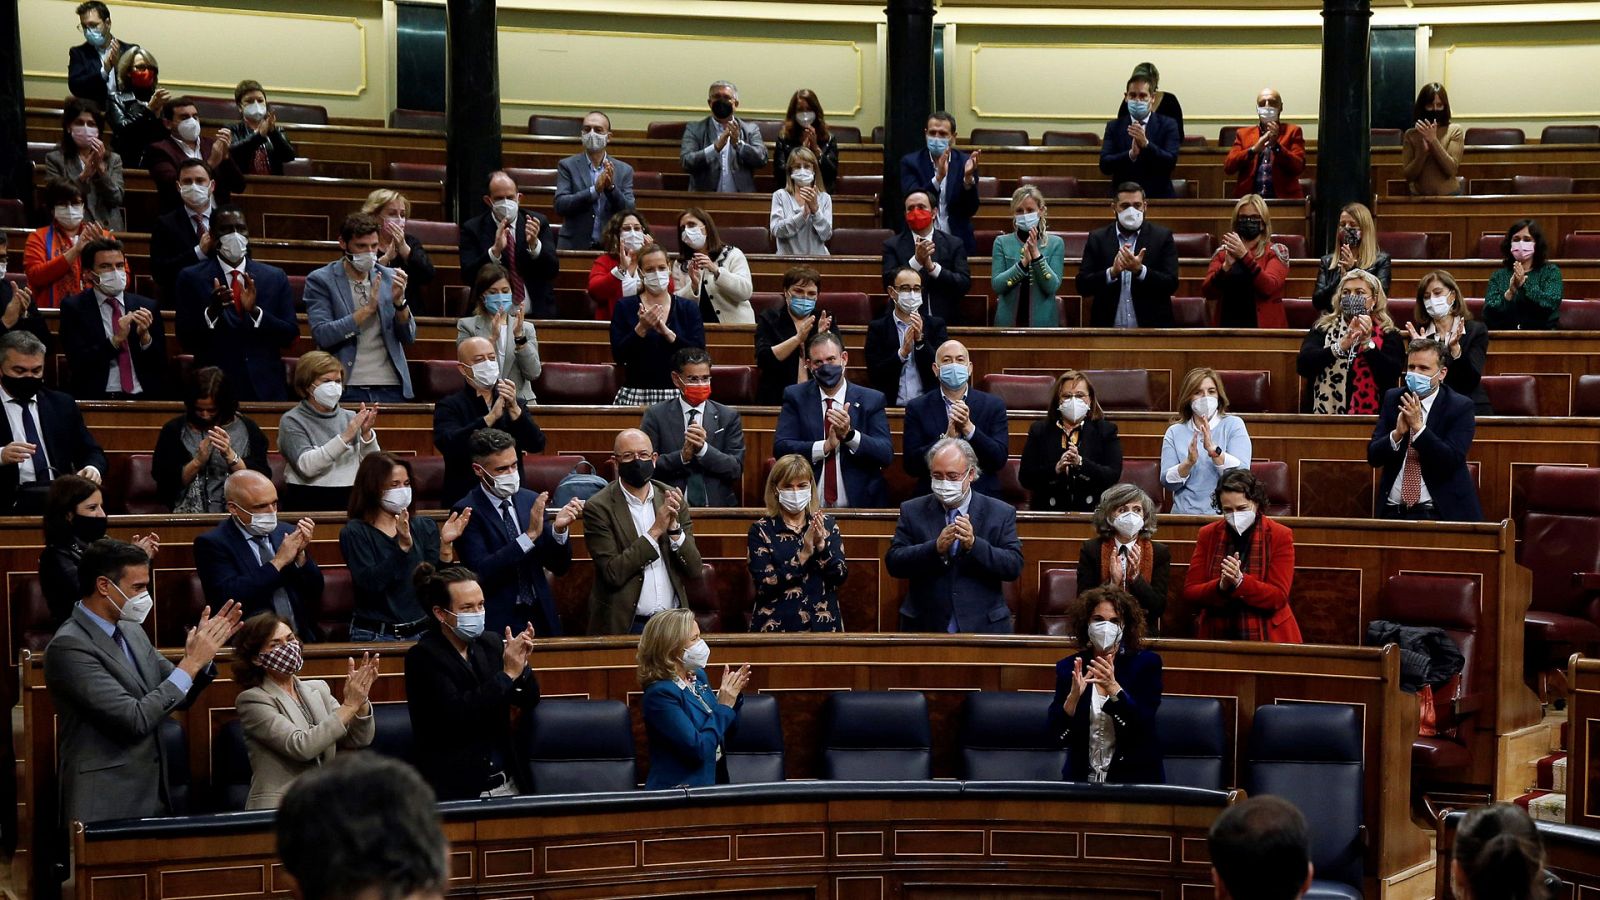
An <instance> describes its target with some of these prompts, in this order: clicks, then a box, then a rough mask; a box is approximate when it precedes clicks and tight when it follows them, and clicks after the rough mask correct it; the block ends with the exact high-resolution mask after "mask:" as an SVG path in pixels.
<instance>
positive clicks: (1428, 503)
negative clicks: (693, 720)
mask: <svg viewBox="0 0 1600 900" xmlns="http://www.w3.org/2000/svg"><path fill="white" fill-rule="evenodd" d="M1406 350H1407V353H1406V380H1405V384H1404V386H1402V387H1397V388H1390V389H1389V391H1388V392H1386V393H1385V394H1384V395H1383V408H1382V409H1381V410H1380V411H1379V413H1378V421H1377V423H1376V426H1375V427H1374V428H1373V430H1372V442H1371V443H1370V444H1368V445H1367V462H1369V463H1371V464H1372V467H1373V468H1375V469H1377V468H1381V469H1383V477H1382V479H1380V481H1379V488H1378V492H1379V496H1380V497H1381V498H1383V499H1382V501H1381V503H1380V505H1379V508H1378V516H1379V518H1384V519H1422V520H1427V519H1441V520H1444V521H1447V522H1477V521H1480V520H1482V519H1483V508H1482V507H1481V506H1480V505H1479V503H1478V487H1477V484H1476V483H1475V482H1474V481H1473V478H1472V471H1471V470H1470V469H1468V468H1467V454H1468V453H1469V452H1471V450H1472V436H1473V434H1474V432H1475V431H1476V430H1477V418H1476V417H1475V416H1474V415H1473V412H1472V401H1471V400H1468V399H1467V398H1466V397H1463V396H1462V395H1460V394H1458V393H1456V392H1455V391H1453V390H1451V389H1450V387H1449V386H1447V385H1445V383H1444V380H1445V369H1446V368H1447V367H1448V366H1449V362H1448V361H1447V356H1448V352H1447V351H1446V350H1445V349H1444V346H1443V345H1441V344H1440V343H1439V342H1438V341H1433V340H1429V339H1427V338H1421V339H1418V340H1415V341H1412V342H1411V344H1410V346H1408V347H1407V348H1406Z"/></svg>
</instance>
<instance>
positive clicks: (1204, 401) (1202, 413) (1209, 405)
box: [1189, 397, 1217, 419]
mask: <svg viewBox="0 0 1600 900" xmlns="http://www.w3.org/2000/svg"><path fill="white" fill-rule="evenodd" d="M1189 408H1190V409H1192V410H1194V414H1195V415H1197V416H1199V417H1200V418H1202V419H1209V418H1211V417H1212V416H1213V415H1215V414H1216V412H1217V398H1215V397H1196V398H1194V401H1193V402H1192V403H1190V404H1189Z"/></svg>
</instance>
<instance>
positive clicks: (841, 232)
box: [828, 175, 894, 256]
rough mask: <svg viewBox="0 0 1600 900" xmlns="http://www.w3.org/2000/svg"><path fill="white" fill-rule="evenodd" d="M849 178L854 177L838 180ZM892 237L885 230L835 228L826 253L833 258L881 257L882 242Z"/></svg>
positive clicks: (891, 233) (892, 235) (892, 234)
mask: <svg viewBox="0 0 1600 900" xmlns="http://www.w3.org/2000/svg"><path fill="white" fill-rule="evenodd" d="M851 177H855V176H850V175H843V176H840V178H839V180H840V181H843V180H844V179H845V178H851ZM880 180H882V179H881V178H880ZM874 193H875V192H874ZM892 237H894V232H893V231H890V230H889V229H887V228H835V229H834V230H833V237H831V238H829V239H828V252H829V253H831V254H833V255H834V256H882V255H883V242H884V241H887V240H888V239H890V238H892Z"/></svg>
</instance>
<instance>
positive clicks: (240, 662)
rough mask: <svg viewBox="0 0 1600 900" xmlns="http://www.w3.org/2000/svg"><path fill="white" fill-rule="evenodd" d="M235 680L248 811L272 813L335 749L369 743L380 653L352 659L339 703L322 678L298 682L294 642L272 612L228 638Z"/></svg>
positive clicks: (254, 618)
mask: <svg viewBox="0 0 1600 900" xmlns="http://www.w3.org/2000/svg"><path fill="white" fill-rule="evenodd" d="M234 653H235V657H236V659H235V662H234V664H233V674H234V678H235V679H237V680H238V682H239V684H241V685H243V686H244V687H246V688H247V690H246V691H244V693H242V694H240V695H239V699H238V707H239V720H240V722H241V723H242V724H243V725H244V743H245V747H246V748H247V749H248V750H249V751H250V771H251V776H250V798H249V799H248V800H247V801H246V803H245V806H246V808H247V809H275V808H277V806H278V804H279V803H280V802H282V800H283V792H284V791H285V790H287V789H288V787H289V784H290V782H292V781H294V779H295V777H296V776H298V775H299V774H300V773H302V772H305V771H307V770H309V769H313V768H315V767H317V766H320V765H323V764H324V763H327V762H331V761H332V760H333V757H334V754H335V753H336V752H338V748H340V747H343V748H345V749H347V750H353V749H356V748H358V747H365V746H367V745H368V744H370V743H372V735H373V721H372V704H371V703H370V702H369V701H368V699H367V694H368V692H369V691H370V690H371V689H372V683H373V682H374V681H376V680H377V677H378V655H377V654H376V653H368V654H363V655H362V657H361V663H360V665H357V664H356V661H355V660H354V659H351V660H350V674H349V677H348V678H347V679H346V680H345V688H344V702H343V703H339V702H336V701H335V700H334V699H333V691H332V690H330V689H329V687H328V683H327V682H326V681H302V680H301V679H300V678H298V677H297V674H296V673H298V672H299V671H300V666H301V662H302V660H301V655H300V639H299V638H297V637H295V634H294V631H293V629H291V628H290V627H289V623H287V622H285V621H284V620H282V619H280V618H278V617H277V616H276V615H273V614H272V613H261V614H259V615H255V616H252V617H251V618H250V619H249V620H248V621H246V622H245V623H244V625H242V626H241V627H240V628H239V634H238V636H237V637H235V638H234Z"/></svg>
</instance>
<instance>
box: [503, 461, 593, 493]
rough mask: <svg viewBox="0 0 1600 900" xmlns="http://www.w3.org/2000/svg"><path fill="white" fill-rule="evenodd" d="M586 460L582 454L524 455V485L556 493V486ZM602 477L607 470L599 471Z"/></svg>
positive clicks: (533, 489) (532, 489) (538, 491)
mask: <svg viewBox="0 0 1600 900" xmlns="http://www.w3.org/2000/svg"><path fill="white" fill-rule="evenodd" d="M583 461H584V458H583V457H582V456H579V455H577V454H575V453H574V454H571V455H559V454H558V455H553V456H524V457H523V458H522V486H523V487H525V488H527V489H528V490H530V491H533V492H535V493H543V492H545V491H549V492H550V493H551V494H554V493H555V491H556V487H557V486H558V485H559V484H561V479H563V478H565V477H567V476H568V475H570V474H572V470H573V468H574V467H575V466H577V465H578V463H581V462H583ZM598 474H600V475H601V476H602V477H604V476H605V475H606V473H605V472H600V473H598Z"/></svg>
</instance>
